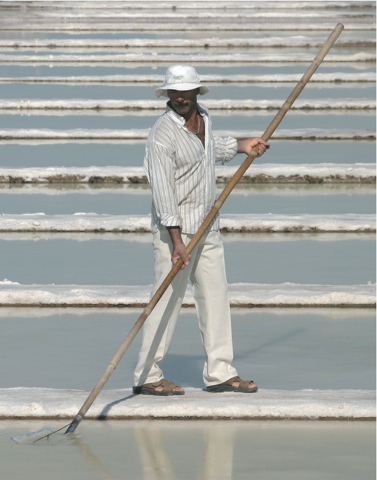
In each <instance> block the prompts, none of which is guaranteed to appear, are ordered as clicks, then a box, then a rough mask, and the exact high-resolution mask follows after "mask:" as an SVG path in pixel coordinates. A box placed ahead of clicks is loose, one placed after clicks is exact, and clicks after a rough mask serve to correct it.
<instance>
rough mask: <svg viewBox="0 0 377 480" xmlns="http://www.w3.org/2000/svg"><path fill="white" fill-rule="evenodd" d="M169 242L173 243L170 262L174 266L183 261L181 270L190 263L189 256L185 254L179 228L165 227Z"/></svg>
mask: <svg viewBox="0 0 377 480" xmlns="http://www.w3.org/2000/svg"><path fill="white" fill-rule="evenodd" d="M167 229H168V232H169V235H170V238H171V241H172V242H173V252H172V256H171V260H172V262H173V264H174V265H175V264H176V263H177V261H178V260H179V259H180V258H181V259H182V261H183V265H182V270H183V269H184V268H185V267H187V265H188V264H189V263H190V260H191V255H188V254H187V252H186V246H185V244H184V243H183V240H182V235H181V229H180V227H167Z"/></svg>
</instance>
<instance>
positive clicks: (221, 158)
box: [214, 137, 238, 164]
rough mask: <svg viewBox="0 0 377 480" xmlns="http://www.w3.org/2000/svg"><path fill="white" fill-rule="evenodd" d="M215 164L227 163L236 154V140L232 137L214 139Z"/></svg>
mask: <svg viewBox="0 0 377 480" xmlns="http://www.w3.org/2000/svg"><path fill="white" fill-rule="evenodd" d="M214 139H215V157H216V162H222V163H223V164H224V163H227V162H229V161H230V160H232V159H233V158H234V157H235V156H236V154H237V148H238V145H237V139H236V138H234V137H214Z"/></svg>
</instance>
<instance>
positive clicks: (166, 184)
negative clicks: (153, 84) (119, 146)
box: [144, 105, 237, 234]
mask: <svg viewBox="0 0 377 480" xmlns="http://www.w3.org/2000/svg"><path fill="white" fill-rule="evenodd" d="M198 108H199V112H200V114H201V115H202V117H203V119H204V123H205V147H204V146H203V144H202V142H201V141H200V139H199V138H197V136H196V135H195V134H194V133H192V132H190V131H189V130H188V129H187V127H185V119H184V118H183V117H181V116H180V115H178V114H177V113H176V112H175V111H174V110H173V109H172V108H171V107H170V106H169V105H167V109H166V111H165V113H164V114H163V115H162V116H161V117H160V118H159V119H158V120H157V122H156V123H155V125H154V126H153V127H152V130H151V132H150V134H149V136H148V140H147V144H146V149H145V158H144V168H145V172H146V175H147V177H148V180H149V183H150V185H151V189H152V231H153V232H155V231H156V230H157V229H159V228H161V227H177V226H178V227H181V230H182V233H187V234H194V233H196V232H197V230H198V229H199V227H200V225H201V224H202V223H203V220H204V219H205V217H206V216H207V214H208V212H209V211H210V209H211V208H212V206H213V204H214V203H215V201H216V173H215V162H216V161H222V162H223V163H225V162H228V161H229V160H231V159H232V158H233V157H234V156H235V155H236V153H237V140H236V139H235V138H233V137H215V136H214V135H213V133H212V128H211V120H210V117H209V114H208V111H207V110H206V108H205V107H204V106H202V105H198ZM218 229H219V218H218V215H217V216H216V218H215V219H214V221H213V222H212V224H211V227H210V230H218Z"/></svg>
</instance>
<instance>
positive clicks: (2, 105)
mask: <svg viewBox="0 0 377 480" xmlns="http://www.w3.org/2000/svg"><path fill="white" fill-rule="evenodd" d="M283 103H284V102H283V101H282V100H281V99H276V100H273V99H270V100H247V99H246V100H234V99H223V100H210V99H206V101H205V104H206V106H207V107H208V108H209V109H210V110H278V109H280V108H281V107H282V105H283ZM165 108H166V104H165V102H161V101H159V100H83V99H79V98H78V99H71V100H60V99H58V100H38V99H37V100H24V99H21V100H0V110H43V109H45V110H59V109H60V110H62V109H65V110H127V111H128V110H165ZM375 108H376V101H375V100H371V99H369V98H365V99H363V98H357V99H355V98H341V99H336V100H334V99H320V100H313V99H306V100H300V99H298V100H296V101H295V102H294V104H293V105H292V107H291V108H290V110H375Z"/></svg>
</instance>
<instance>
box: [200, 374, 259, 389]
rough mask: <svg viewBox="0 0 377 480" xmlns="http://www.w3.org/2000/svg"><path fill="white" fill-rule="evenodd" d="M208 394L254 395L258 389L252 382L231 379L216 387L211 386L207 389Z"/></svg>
mask: <svg viewBox="0 0 377 480" xmlns="http://www.w3.org/2000/svg"><path fill="white" fill-rule="evenodd" d="M207 391H208V392H212V393H220V392H241V393H255V392H257V391H258V387H257V385H256V383H255V382H254V381H253V380H241V379H240V377H232V378H230V379H229V380H227V381H226V382H224V383H219V384H218V385H211V386H209V387H207Z"/></svg>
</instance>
